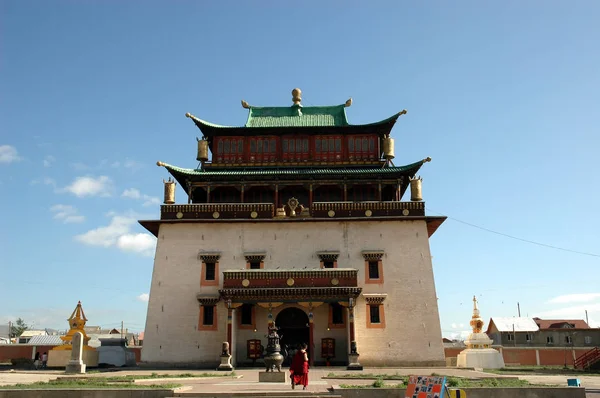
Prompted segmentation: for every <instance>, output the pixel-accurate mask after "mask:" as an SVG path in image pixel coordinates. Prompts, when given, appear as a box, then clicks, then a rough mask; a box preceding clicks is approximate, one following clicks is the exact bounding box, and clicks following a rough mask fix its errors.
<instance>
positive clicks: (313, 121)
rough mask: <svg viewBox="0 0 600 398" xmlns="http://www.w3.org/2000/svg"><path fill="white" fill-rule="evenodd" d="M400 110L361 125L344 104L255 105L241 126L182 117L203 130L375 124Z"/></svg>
mask: <svg viewBox="0 0 600 398" xmlns="http://www.w3.org/2000/svg"><path fill="white" fill-rule="evenodd" d="M405 113H406V111H405V110H403V111H401V112H398V113H396V114H394V115H392V116H390V117H388V118H387V119H383V120H380V121H378V122H374V123H368V124H363V125H352V124H350V123H348V119H347V118H346V110H345V106H344V105H335V106H307V107H301V106H298V105H292V106H289V107H283V106H282V107H275V106H272V107H256V106H251V107H250V111H249V113H248V120H247V121H246V124H245V125H244V126H241V127H235V126H222V125H219V124H215V123H210V122H207V121H206V120H202V119H199V118H197V117H196V116H194V115H192V114H189V113H186V116H187V117H189V118H190V119H192V120H193V121H194V123H195V124H196V126H198V128H199V129H200V130H202V131H203V132H206V130H205V128H207V130H208V131H210V130H212V129H236V130H238V129H244V128H273V127H275V128H277V127H344V126H375V125H382V124H386V123H389V122H395V121H396V119H398V117H399V116H400V115H403V114H405Z"/></svg>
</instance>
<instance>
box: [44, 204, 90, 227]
mask: <svg viewBox="0 0 600 398" xmlns="http://www.w3.org/2000/svg"><path fill="white" fill-rule="evenodd" d="M50 211H52V212H53V213H54V218H55V219H56V220H60V221H62V222H63V223H64V224H70V223H78V222H83V221H85V217H84V216H82V215H80V214H78V212H77V209H76V208H75V207H73V206H70V205H54V206H52V207H51V208H50Z"/></svg>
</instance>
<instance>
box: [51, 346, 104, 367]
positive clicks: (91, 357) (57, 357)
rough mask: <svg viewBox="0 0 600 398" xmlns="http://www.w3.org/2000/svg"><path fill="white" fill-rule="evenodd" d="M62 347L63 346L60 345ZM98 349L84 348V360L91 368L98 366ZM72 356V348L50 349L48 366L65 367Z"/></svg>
mask: <svg viewBox="0 0 600 398" xmlns="http://www.w3.org/2000/svg"><path fill="white" fill-rule="evenodd" d="M59 347H62V346H59ZM98 357H99V355H98V351H96V350H95V349H87V350H83V358H82V360H83V362H84V363H85V364H86V365H87V366H89V367H90V368H95V367H97V366H98ZM70 358H71V350H56V349H54V350H50V351H48V367H49V368H64V367H66V366H67V364H68V363H69V359H70Z"/></svg>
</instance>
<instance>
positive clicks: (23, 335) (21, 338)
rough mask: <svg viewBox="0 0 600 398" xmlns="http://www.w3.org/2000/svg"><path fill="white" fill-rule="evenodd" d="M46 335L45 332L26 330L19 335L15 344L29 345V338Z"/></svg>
mask: <svg viewBox="0 0 600 398" xmlns="http://www.w3.org/2000/svg"><path fill="white" fill-rule="evenodd" d="M47 335H48V333H47V332H46V331H45V330H26V331H24V332H23V333H21V335H20V336H19V340H18V341H17V343H19V344H27V343H29V340H31V338H32V337H33V336H47Z"/></svg>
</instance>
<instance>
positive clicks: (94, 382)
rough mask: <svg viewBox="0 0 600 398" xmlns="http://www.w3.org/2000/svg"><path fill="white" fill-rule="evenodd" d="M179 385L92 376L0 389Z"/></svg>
mask: <svg viewBox="0 0 600 398" xmlns="http://www.w3.org/2000/svg"><path fill="white" fill-rule="evenodd" d="M177 387H181V384H176V383H162V384H135V383H133V381H131V382H128V383H119V384H114V383H111V382H109V381H108V380H107V379H106V378H100V377H94V378H89V379H72V380H68V379H62V380H50V381H48V382H45V381H38V382H35V383H30V384H17V385H14V386H0V390H13V389H18V390H28V389H40V390H52V389H80V388H93V389H105V388H135V389H137V388H139V389H145V390H158V389H170V388H177Z"/></svg>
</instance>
